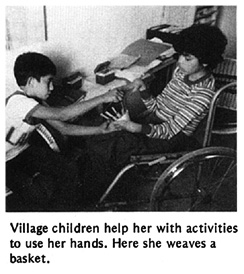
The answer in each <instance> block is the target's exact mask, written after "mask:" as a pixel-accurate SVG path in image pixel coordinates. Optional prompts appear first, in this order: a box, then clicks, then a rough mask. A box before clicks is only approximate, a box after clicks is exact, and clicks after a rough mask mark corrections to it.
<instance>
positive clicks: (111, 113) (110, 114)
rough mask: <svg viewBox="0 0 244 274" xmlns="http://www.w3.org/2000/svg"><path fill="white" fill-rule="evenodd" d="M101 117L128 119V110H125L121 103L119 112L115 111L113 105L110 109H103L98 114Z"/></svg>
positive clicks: (111, 119) (114, 119)
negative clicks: (102, 111) (103, 110)
mask: <svg viewBox="0 0 244 274" xmlns="http://www.w3.org/2000/svg"><path fill="white" fill-rule="evenodd" d="M100 115H101V116H102V117H103V118H105V119H106V120H108V121H109V120H110V121H120V120H130V117H129V112H128V110H125V108H124V106H123V104H122V109H121V112H118V111H116V109H115V108H114V107H112V108H111V111H105V112H104V113H101V114H100Z"/></svg>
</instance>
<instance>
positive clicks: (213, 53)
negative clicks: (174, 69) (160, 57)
mask: <svg viewBox="0 0 244 274" xmlns="http://www.w3.org/2000/svg"><path fill="white" fill-rule="evenodd" d="M226 45H227V39H226V37H225V35H224V34H223V33H222V31H221V30H220V29H219V28H218V27H215V26H210V25H204V24H199V25H192V26H191V27H189V28H186V29H184V30H182V31H181V32H180V34H179V35H178V38H177V39H176V41H175V42H174V45H173V46H174V49H175V51H176V52H177V53H178V54H180V55H182V54H183V55H184V54H191V55H194V56H195V57H196V58H197V59H198V60H199V62H200V63H201V64H204V65H206V66H207V68H210V69H214V68H215V67H216V66H217V64H218V63H220V62H221V61H222V60H223V57H222V55H223V53H224V50H225V47H226Z"/></svg>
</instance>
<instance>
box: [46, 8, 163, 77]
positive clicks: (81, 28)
mask: <svg viewBox="0 0 244 274" xmlns="http://www.w3.org/2000/svg"><path fill="white" fill-rule="evenodd" d="M162 9H163V7H157V6H82V7H75V8H74V7H57V6H55V7H53V6H50V7H49V6H47V25H48V41H49V42H51V43H53V42H55V43H58V44H59V46H58V47H57V48H56V49H55V51H56V56H54V58H56V63H60V62H61V63H62V62H64V63H65V65H66V69H68V70H76V69H80V70H82V71H84V72H85V73H86V74H90V73H92V72H93V70H94V68H95V67H96V65H97V64H98V63H100V62H103V61H106V60H107V58H109V57H113V56H115V55H117V54H118V53H120V52H121V51H122V50H123V49H124V47H125V46H127V45H128V44H130V43H131V42H133V41H135V40H136V39H139V38H141V37H145V33H146V29H147V28H148V27H151V26H153V25H157V24H159V23H160V20H161V16H162ZM58 56H61V57H63V59H61V60H58ZM59 67H60V69H62V64H60V66H59ZM60 73H61V74H62V73H63V71H60Z"/></svg>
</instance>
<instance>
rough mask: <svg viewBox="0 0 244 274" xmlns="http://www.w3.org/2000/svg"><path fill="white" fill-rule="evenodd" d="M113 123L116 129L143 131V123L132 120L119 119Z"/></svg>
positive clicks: (132, 131) (134, 131)
mask: <svg viewBox="0 0 244 274" xmlns="http://www.w3.org/2000/svg"><path fill="white" fill-rule="evenodd" d="M113 124H114V127H115V128H116V130H126V131H129V132H131V133H139V132H141V125H140V124H137V123H134V122H132V121H130V120H117V121H116V122H113Z"/></svg>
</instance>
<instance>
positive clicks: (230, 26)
mask: <svg viewBox="0 0 244 274" xmlns="http://www.w3.org/2000/svg"><path fill="white" fill-rule="evenodd" d="M218 25H219V27H220V28H221V29H222V30H223V32H224V33H225V35H226V36H227V37H228V44H227V48H226V56H228V57H231V58H236V54H237V53H236V40H237V39H236V29H237V28H236V6H224V7H222V8H221V10H220V16H219V24H218Z"/></svg>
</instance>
